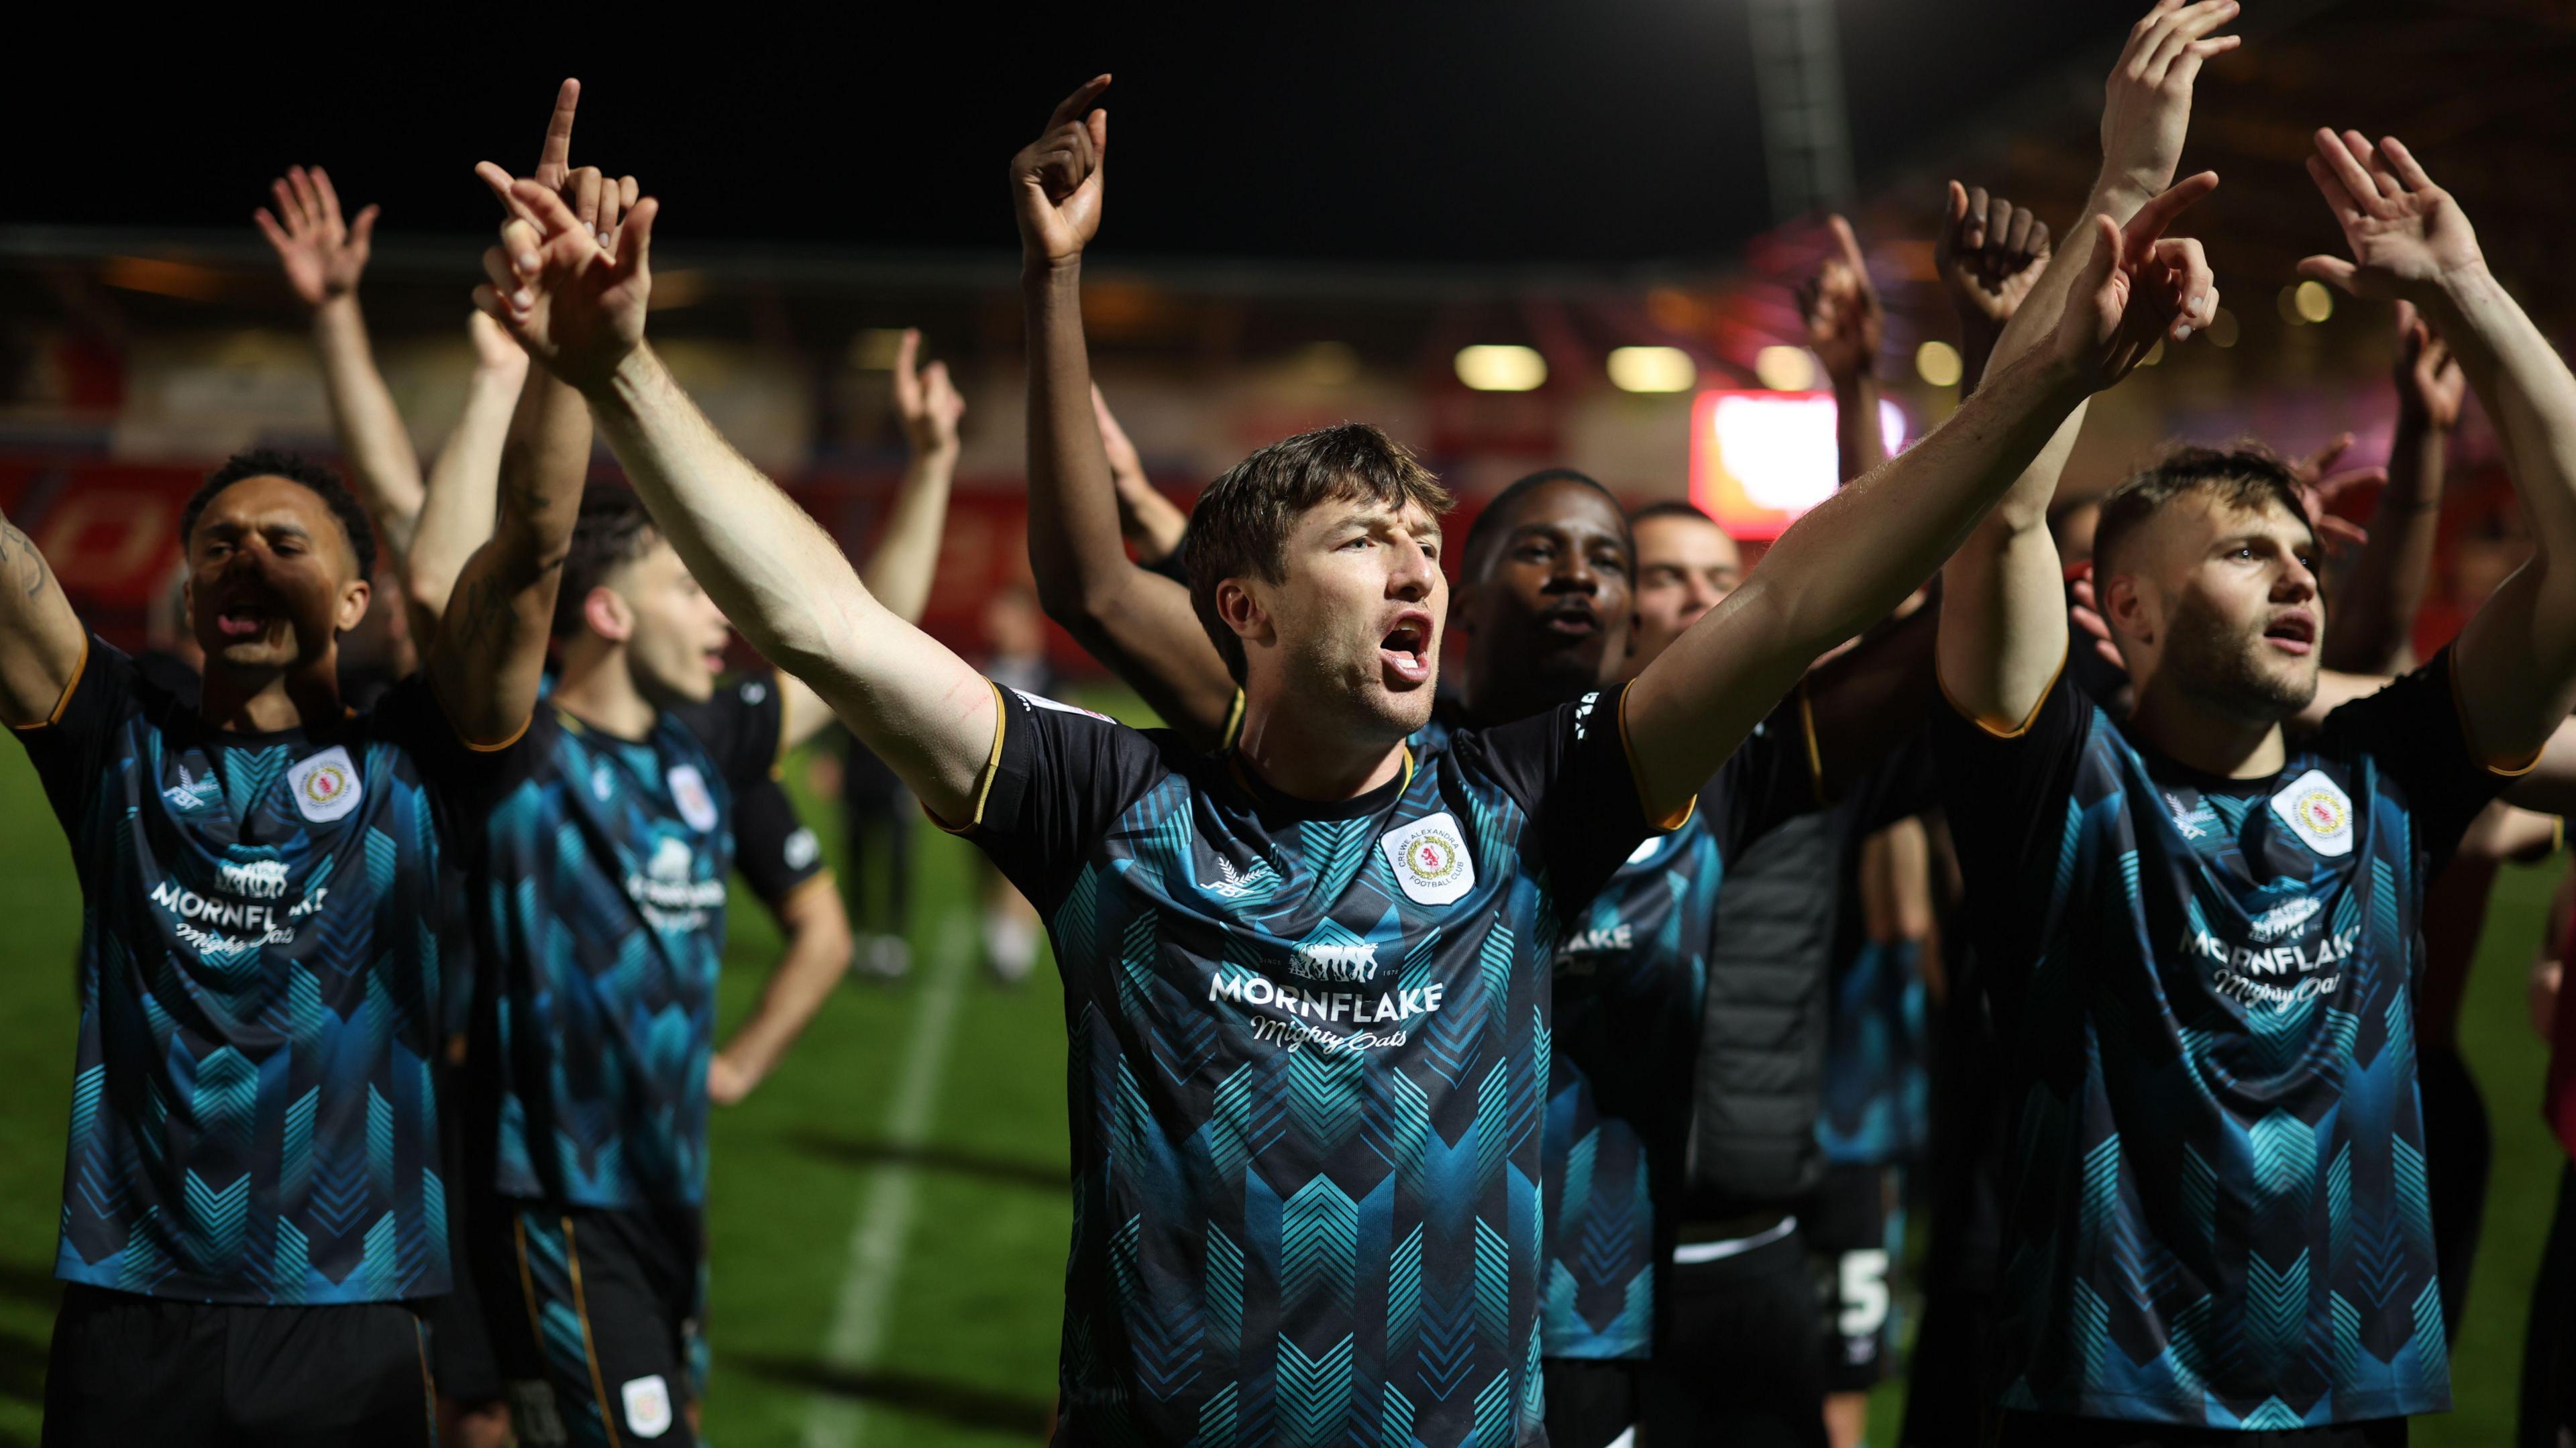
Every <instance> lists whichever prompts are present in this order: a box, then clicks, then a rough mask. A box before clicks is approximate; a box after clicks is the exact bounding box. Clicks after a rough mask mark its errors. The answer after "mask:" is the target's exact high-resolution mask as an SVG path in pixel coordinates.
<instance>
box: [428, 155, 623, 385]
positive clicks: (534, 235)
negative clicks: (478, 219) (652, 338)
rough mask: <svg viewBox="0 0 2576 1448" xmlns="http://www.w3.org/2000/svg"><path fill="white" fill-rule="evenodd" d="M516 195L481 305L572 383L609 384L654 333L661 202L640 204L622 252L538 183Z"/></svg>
mask: <svg viewBox="0 0 2576 1448" xmlns="http://www.w3.org/2000/svg"><path fill="white" fill-rule="evenodd" d="M509 197H510V202H511V209H512V211H513V212H514V213H515V214H513V215H512V216H511V218H510V219H509V220H508V221H506V222H503V223H502V225H501V244H500V245H499V246H496V247H493V248H492V249H491V250H489V251H486V252H485V253H483V272H484V275H485V276H486V277H488V278H489V280H488V281H486V282H485V284H484V285H482V286H479V287H476V288H475V289H474V305H475V306H476V307H477V308H479V309H480V310H481V311H482V312H483V314H484V315H485V316H488V317H490V318H492V319H493V320H495V321H497V322H499V323H500V324H501V325H502V326H503V327H504V328H507V329H508V331H509V333H510V336H511V337H512V338H514V339H515V340H516V341H517V342H518V344H519V345H520V346H521V347H523V348H525V349H526V350H527V353H528V355H529V356H530V357H532V358H534V359H536V361H537V362H538V363H539V364H540V365H542V366H544V367H545V368H546V370H548V371H550V372H552V373H554V374H555V376H557V377H559V378H561V379H563V380H564V381H565V382H567V383H570V384H572V385H573V386H575V387H584V388H587V387H592V386H596V385H598V384H601V383H604V382H606V381H607V380H608V378H609V375H610V374H611V373H613V372H614V371H616V369H617V364H618V363H620V362H622V361H624V360H625V358H626V355H627V354H628V353H629V352H632V351H634V350H635V349H636V347H638V346H639V345H641V344H642V343H643V340H644V310H645V304H646V302H647V300H648V299H649V298H650V296H651V294H652V290H653V275H652V268H651V265H650V258H651V255H652V250H653V218H654V216H655V215H657V214H658V213H659V212H660V210H661V203H660V202H658V201H656V200H655V199H653V198H652V197H650V196H647V197H645V198H643V199H642V200H640V201H638V202H636V203H635V209H634V211H632V212H631V213H629V214H628V215H627V217H626V219H625V224H624V226H623V227H622V228H621V229H620V232H619V234H618V237H617V250H616V251H615V252H613V253H612V252H608V251H604V250H602V249H601V248H600V245H599V240H598V238H597V237H596V236H594V235H592V234H591V231H590V228H589V227H587V226H585V225H583V224H582V223H580V222H579V221H577V220H575V219H574V217H573V214H572V208H571V207H569V206H567V205H565V204H564V199H563V198H562V197H560V196H558V195H556V194H555V193H554V192H552V191H549V190H547V189H546V188H545V187H543V186H541V185H539V184H537V183H536V182H534V181H514V182H512V183H511V184H510V191H509Z"/></svg>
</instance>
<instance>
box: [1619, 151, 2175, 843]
mask: <svg viewBox="0 0 2576 1448" xmlns="http://www.w3.org/2000/svg"><path fill="white" fill-rule="evenodd" d="M2217 184H2218V183H2217V178H2216V177H2214V176H2207V175H2203V176H2198V177H2194V178H2193V179H2192V180H2191V181H2188V182H2185V183H2184V184H2183V185H2181V186H2177V187H2175V188H2174V189H2173V190H2172V191H2171V192H2168V193H2167V194H2166V195H2165V196H2162V197H2158V198H2156V200H2155V201H2154V202H2153V203H2151V204H2150V205H2149V206H2148V207H2147V208H2146V209H2145V210H2142V211H2141V212H2140V213H2139V214H2138V216H2137V218H2136V219H2135V220H2133V221H2132V222H2131V223H2130V226H2129V229H2128V230H2127V232H2126V233H2123V232H2122V231H2121V230H2120V228H2118V227H2116V226H2114V225H2113V224H2112V222H2111V220H2110V218H2108V217H2096V218H2095V219H2094V221H2093V223H2092V224H2093V226H2094V227H2095V228H2096V229H2097V230H2098V232H2099V233H2100V234H2099V235H2098V236H2097V237H2096V238H2095V239H2094V241H2095V245H2094V247H2093V248H2092V249H2091V251H2092V261H2091V264H2090V265H2089V266H2088V267H2087V268H2086V270H2085V272H2084V275H2083V276H2082V277H2081V278H2080V279H2079V282H2078V285H2077V286H2076V287H2075V288H2074V289H2073V291H2074V301H2075V304H2073V305H2069V306H2067V307H2065V308H2064V309H2063V312H2062V316H2061V319H2060V323H2059V325H2058V327H2057V328H2056V330H2055V332H2054V333H2053V334H2052V335H2051V336H2050V337H2049V338H2048V339H2047V345H2045V346H2043V347H2040V348H2036V349H2033V350H2030V351H2028V352H2026V353H2024V354H2023V355H2022V356H2021V357H2019V358H2016V359H2015V360H2014V361H2012V362H2010V363H2008V364H2006V365H2004V366H2003V367H2001V368H2000V369H1998V370H1997V371H1996V372H1995V373H1994V375H1992V376H1991V377H1989V378H1988V379H1987V381H1986V385H1985V386H1984V387H1981V388H1979V389H1978V390H1977V393H1976V395H1975V396H1973V397H1970V398H1969V399H1968V400H1967V401H1965V402H1963V403H1961V404H1960V406H1959V410H1958V411H1957V412H1956V413H1953V414H1952V415H1951V417H1950V419H1949V420H1948V421H1947V422H1944V423H1943V424H1942V425H1941V426H1940V427H1938V428H1936V429H1934V430H1933V432H1932V433H1931V434H1930V435H1928V436H1926V437H1925V438H1924V439H1923V440H1922V441H1921V442H1919V443H1917V444H1915V445H1914V446H1913V447H1912V448H1910V449H1908V450H1907V451H1906V452H1905V453H1903V454H1902V455H1900V456H1898V457H1896V458H1894V459H1891V460H1890V461H1888V462H1886V463H1884V464H1881V465H1880V466H1879V467H1878V468H1877V469H1875V470H1873V471H1872V472H1871V473H1870V474H1869V475H1868V476H1866V477H1864V478H1862V479H1860V480H1859V481H1858V482H1855V483H1853V484H1851V485H1850V486H1849V487H1846V488H1844V489H1843V490H1842V491H1841V492H1839V493H1837V494H1835V495H1834V496H1833V497H1831V498H1828V499H1826V500H1825V501H1824V502H1823V503H1821V504H1819V505H1818V506H1817V507H1816V508H1815V509H1814V511H1812V512H1810V513H1808V514H1807V516H1805V517H1804V518H1801V519H1799V520H1798V522H1797V524H1796V526H1794V527H1792V528H1791V529H1790V530H1789V531H1788V532H1786V533H1784V534H1782V535H1781V536H1780V540H1779V541H1778V542H1777V543H1774V544H1773V545H1772V546H1771V551H1770V552H1769V553H1767V554H1765V555H1764V556H1763V559H1762V563H1761V565H1760V566H1758V567H1756V568H1755V569H1754V570H1753V572H1752V573H1751V574H1750V575H1749V576H1747V577H1746V579H1745V580H1744V583H1743V586H1742V587H1739V588H1738V589H1736V591H1735V592H1734V593H1732V594H1729V595H1728V596H1727V598H1726V601H1725V602H1724V603H1721V604H1719V605H1718V606H1717V607H1716V608H1715V609H1714V610H1712V611H1710V613H1709V614H1708V615H1707V616H1706V617H1705V618H1702V619H1701V620H1700V621H1699V622H1697V623H1695V624H1693V625H1691V627H1690V628H1689V630H1688V631H1686V632H1685V633H1683V635H1682V636H1681V638H1679V639H1678V640H1676V641H1675V642H1674V643H1673V645H1672V647H1670V648H1668V649H1666V650H1665V651H1664V653H1663V655H1662V656H1661V657H1660V658H1658V659H1656V660H1655V662H1654V663H1653V664H1651V665H1649V666H1648V667H1647V669H1646V671H1645V672H1644V673H1643V674H1640V675H1639V676H1638V679H1637V682H1636V684H1635V685H1634V686H1633V687H1632V688H1631V690H1630V692H1629V696H1628V704H1627V720H1626V724H1627V728H1628V742H1629V749H1630V753H1631V757H1632V758H1633V759H1634V760H1635V762H1636V767H1637V770H1638V777H1639V782H1640V786H1641V788H1642V790H1643V792H1644V795H1645V803H1646V806H1647V808H1648V810H1649V812H1650V814H1651V815H1653V816H1654V817H1664V816H1667V815H1669V814H1671V813H1674V812H1677V811H1679V809H1680V808H1681V807H1682V806H1683V805H1684V804H1685V803H1686V802H1687V801H1688V800H1689V798H1690V797H1691V795H1692V793H1693V792H1694V791H1695V790H1696V789H1697V788H1698V785H1699V782H1700V781H1702V780H1705V779H1706V778H1708V776H1709V775H1710V774H1712V773H1714V772H1715V771H1716V769H1717V766H1718V765H1719V764H1720V763H1722V762H1723V761H1724V760H1725V758H1726V756H1727V755H1728V754H1730V753H1732V752H1733V751H1734V749H1735V746H1736V745H1737V743H1739V742H1740V741H1741V740H1742V739H1743V738H1744V736H1745V734H1746V732H1747V731H1749V730H1750V729H1751V728H1752V726H1753V725H1754V724H1755V723H1756V722H1757V721H1758V720H1759V719H1760V718H1761V717H1762V715H1763V713H1764V712H1765V711H1767V710H1768V709H1770V707H1771V706H1772V705H1773V704H1774V703H1775V702H1777V701H1778V699H1779V698H1780V696H1781V695H1782V694H1783V693H1785V692H1786V691H1787V690H1788V688H1789V686H1790V685H1791V684H1793V683H1795V682H1796V681H1797V679H1798V677H1799V675H1800V674H1801V673H1803V672H1804V671H1805V669H1806V668H1807V666H1808V664H1809V663H1810V661H1812V660H1813V659H1814V658H1815V657H1816V656H1817V655H1818V654H1820V653H1822V652H1823V651H1824V650H1825V649H1827V648H1829V647H1831V646H1833V645H1834V644H1836V643H1839V642H1841V641H1842V640H1843V639H1845V638H1848V637H1850V636H1851V635H1852V634H1854V633H1856V632H1858V631H1859V630H1860V629H1861V628H1862V627H1863V626H1865V625H1867V624H1869V623H1871V622H1872V621H1874V620H1875V619H1877V618H1878V617H1879V615H1881V614H1883V613H1885V612H1887V611H1888V610H1889V609H1890V608H1893V607H1894V606H1895V605H1896V603H1897V601H1898V600H1900V599H1902V598H1903V597H1904V596H1905V595H1906V594H1908V593H1910V592H1912V591H1913V590H1914V588H1915V587H1916V586H1917V585H1919V584H1920V583H1921V582H1922V581H1923V580H1924V579H1925V578H1926V577H1928V576H1929V575H1930V574H1931V573H1932V571H1933V570H1934V569H1936V568H1938V567H1940V566H1941V561H1942V560H1943V559H1944V558H1945V557H1947V556H1948V555H1949V554H1950V552H1951V550H1952V549H1954V548H1956V547H1958V546H1959V543H1960V541H1961V540H1962V539H1963V538H1964V537H1966V536H1967V534H1968V533H1969V531H1970V530H1971V529H1972V528H1974V527H1975V526H1976V525H1977V523H1978V520H1979V519H1980V518H1981V517H1982V516H1983V515H1984V514H1985V512H1986V511H1987V510H1988V509H1990V508H1992V507H1993V506H1994V505H1995V502H1996V500H1997V499H1998V498H2000V497H2001V496H2002V495H2003V494H2004V492H2005V490H2006V489H2007V488H2008V487H2010V486H2011V485H2012V484H2013V482H2014V481H2015V479H2017V478H2019V477H2020V476H2021V475H2022V473H2023V471H2024V469H2026V468H2028V467H2029V466H2030V464H2031V461H2032V460H2033V459H2034V458H2036V457H2037V456H2038V455H2039V452H2040V450H2041V449H2042V448H2043V447H2044V446H2046V445H2047V444H2048V442H2049V440H2050V439H2051V438H2052V437H2053V436H2055V434H2056V433H2057V431H2058V428H2059V427H2060V425H2062V424H2063V423H2064V422H2065V421H2066V419H2067V417H2068V416H2069V415H2070V414H2072V413H2073V412H2074V410H2075V408H2076V406H2077V405H2078V404H2079V403H2081V402H2082V401H2083V400H2084V398H2086V397H2087V396H2089V395H2090V394H2092V393H2093V392H2095V391H2097V390H2099V389H2101V388H2103V387H2107V386H2109V385H2111V384H2112V383H2114V382H2116V381H2118V380H2119V379H2120V378H2121V377H2123V376H2125V375H2127V373H2128V371H2129V370H2130V369H2131V368H2132V367H2135V366H2136V365H2137V363H2138V360H2139V359H2140V358H2142V357H2144V356H2145V355H2146V354H2147V352H2148V351H2149V350H2150V349H2152V348H2153V347H2154V346H2155V345H2156V344H2157V343H2158V342H2160V341H2162V340H2164V339H2166V338H2167V337H2174V338H2177V339H2178V338H2179V337H2180V336H2181V335H2182V334H2183V333H2184V332H2185V331H2187V330H2189V329H2192V328H2196V327H2198V326H2200V325H2201V324H2202V323H2203V322H2205V321H2206V320H2207V318H2208V316H2209V314H2210V312H2211V311H2212V310H2213V309H2214V308H2215V307H2216V305H2217V297H2216V290H2215V289H2214V288H2212V287H2211V286H2210V285H2209V272H2208V268H2207V266H2206V264H2205V263H2203V261H2202V260H2201V256H2200V249H2199V247H2198V245H2197V244H2196V243H2193V242H2188V241H2167V240H2164V239H2163V231H2164V227H2165V224H2166V222H2168V221H2169V220H2170V219H2171V218H2172V217H2173V216H2174V215H2175V214H2177V213H2178V212H2180V211H2181V209H2182V208H2183V207H2185V206H2187V205H2189V204H2190V203H2191V201H2192V200H2194V199H2196V198H2197V197H2199V196H2200V195H2203V194H2206V193H2207V192H2208V191H2209V190H2210V189H2211V188H2212V187H2214V186H2216V185H2217ZM1944 610H1945V611H1944V614H1943V622H1944V624H1945V625H1946V623H1947V621H1948V618H1949V615H1948V612H1947V600H1946V599H1945V601H1944ZM2055 612H2056V620H2057V627H2058V628H2059V630H2060V631H2061V637H2062V631H2063V630H2064V628H2065V626H2066V617H2065V607H2064V603H2063V600H2062V599H2059V600H2057V601H2056V604H2055ZM1947 633H1948V630H1947V628H1946V627H1945V628H1944V630H1943V634H1944V637H1943V638H1942V640H1941V649H1942V663H1943V665H1944V672H1945V675H1946V671H1947V664H1948V662H1949V643H1950V641H1949V639H1948V637H1947Z"/></svg>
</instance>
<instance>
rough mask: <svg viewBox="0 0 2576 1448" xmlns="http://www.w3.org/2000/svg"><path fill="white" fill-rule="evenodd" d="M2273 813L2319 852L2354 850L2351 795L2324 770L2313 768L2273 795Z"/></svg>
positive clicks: (2331, 854)
mask: <svg viewBox="0 0 2576 1448" xmlns="http://www.w3.org/2000/svg"><path fill="white" fill-rule="evenodd" d="M2272 812H2273V813H2274V814H2277V815H2279V816H2280V817H2281V820H2282V823H2284V824H2287V825H2288V826H2289V827H2290V833H2292V834H2294V835H2297V836H2298V837H2299V838H2300V839H2301V840H2303V841H2305V842H2306V843H2307V846H2308V848H2309V849H2312V850H2314V851H2316V852H2317V853H2318V854H2320V855H2325V856H2328V857H2333V856H2337V855H2349V854H2351V853H2352V796H2350V795H2348V794H2345V793H2344V792H2343V787H2342V786H2341V785H2338V784H2336V783H2335V782H2334V781H2333V780H2332V779H2329V778H2327V777H2326V773H2325V771H2324V770H2322V769H2311V770H2309V771H2308V772H2307V773H2305V774H2302V775H2300V776H2299V777H2298V778H2297V779H2294V780H2292V781H2290V787H2289V788H2288V789H2285V790H2282V791H2281V792H2280V793H2279V794H2276V795H2274V796H2272Z"/></svg>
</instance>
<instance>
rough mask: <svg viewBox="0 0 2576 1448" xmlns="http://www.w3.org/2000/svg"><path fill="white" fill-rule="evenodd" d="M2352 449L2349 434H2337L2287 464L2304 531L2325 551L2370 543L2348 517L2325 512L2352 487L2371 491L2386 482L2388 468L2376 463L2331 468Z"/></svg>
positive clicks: (2363, 530)
mask: <svg viewBox="0 0 2576 1448" xmlns="http://www.w3.org/2000/svg"><path fill="white" fill-rule="evenodd" d="M2351 447H2352V434H2351V433H2348V432H2347V433H2341V434H2338V435H2337V436H2336V437H2335V439H2334V441H2332V442H2329V443H2327V444H2326V445H2325V446H2324V447H2321V448H2318V449H2317V450H2316V451H2315V452H2312V453H2310V454H2308V455H2307V456H2306V457H2303V458H2292V459H2290V461H2289V468H2290V478H2291V481H2292V484H2293V485H2294V486H2295V487H2296V488H2297V489H2298V493H2299V502H2300V503H2301V505H2302V506H2304V507H2305V509H2306V510H2307V515H2308V528H2309V530H2310V531H2311V532H2313V533H2315V534H2316V535H2317V539H2318V541H2320V542H2322V543H2324V544H2325V545H2326V548H2327V551H2329V552H2338V553H2339V552H2341V551H2343V550H2344V549H2345V548H2358V547H2360V546H2361V545H2362V544H2364V543H2367V542H2369V541H2370V534H2369V532H2368V531H2367V530H2366V529H2364V528H2363V527H2362V526H2361V525H2360V524H2359V523H2356V522H2354V521H2352V520H2351V519H2349V518H2338V517H2336V516H2335V515H2334V514H2333V513H2332V512H2329V511H2328V510H2329V509H2331V508H2333V507H2334V505H2335V501H2336V500H2337V499H2339V498H2341V497H2342V496H2343V495H2344V494H2346V493H2348V492H2351V491H2352V490H2353V489H2355V488H2375V487H2378V486H2380V485H2382V484H2384V483H2386V482H2387V481H2388V469H2387V468H2386V467H2384V466H2381V465H2378V464H2375V463H2374V464H2372V465H2371V466H2369V467H2360V468H2345V469H2343V470H2342V471H2340V472H2337V471H2335V470H2334V465H2335V464H2336V463H2337V462H2338V461H2341V460H2342V458H2343V455H2344V454H2345V453H2346V452H2347V451H2349V450H2350V449H2351Z"/></svg>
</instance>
